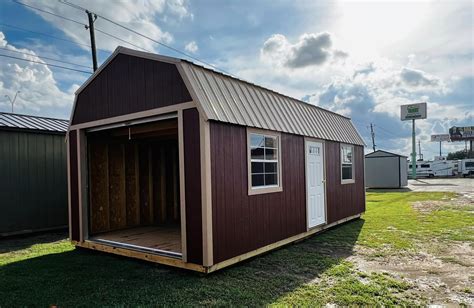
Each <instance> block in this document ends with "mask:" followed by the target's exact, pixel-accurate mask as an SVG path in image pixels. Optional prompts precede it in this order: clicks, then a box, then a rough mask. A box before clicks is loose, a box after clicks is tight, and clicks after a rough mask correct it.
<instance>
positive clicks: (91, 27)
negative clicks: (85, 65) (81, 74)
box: [86, 10, 97, 72]
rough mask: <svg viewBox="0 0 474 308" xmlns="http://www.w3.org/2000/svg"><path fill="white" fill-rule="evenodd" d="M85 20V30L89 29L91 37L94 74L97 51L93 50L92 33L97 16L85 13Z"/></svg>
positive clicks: (93, 38) (93, 40)
mask: <svg viewBox="0 0 474 308" xmlns="http://www.w3.org/2000/svg"><path fill="white" fill-rule="evenodd" d="M86 13H87V18H88V19H89V26H86V29H89V33H90V37H91V51H92V67H93V68H94V72H95V71H96V70H97V51H96V48H95V33H94V22H95V20H96V19H97V15H95V14H92V13H91V12H89V11H87V10H86Z"/></svg>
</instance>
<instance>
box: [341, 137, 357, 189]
mask: <svg viewBox="0 0 474 308" xmlns="http://www.w3.org/2000/svg"><path fill="white" fill-rule="evenodd" d="M353 159H354V147H353V146H352V145H345V144H343V145H341V180H342V181H341V182H342V184H348V183H354V164H353Z"/></svg>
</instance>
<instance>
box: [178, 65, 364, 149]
mask: <svg viewBox="0 0 474 308" xmlns="http://www.w3.org/2000/svg"><path fill="white" fill-rule="evenodd" d="M178 65H181V66H182V68H183V70H182V71H183V72H184V74H185V75H186V78H187V79H188V80H189V84H190V86H191V87H192V92H194V93H196V96H197V99H198V102H197V103H198V104H200V105H201V106H202V110H204V112H205V113H206V116H207V119H209V120H216V121H221V122H228V123H233V124H239V125H244V126H250V127H257V128H263V129H269V130H276V131H281V132H287V133H292V134H298V135H304V136H308V137H314V138H320V139H326V140H333V141H339V142H344V143H352V144H359V145H364V141H363V140H362V138H361V137H360V135H359V133H358V132H357V130H356V128H355V127H354V125H353V124H352V122H351V120H350V119H349V118H347V117H344V116H342V115H339V114H336V113H334V112H331V111H329V110H325V109H323V108H320V107H317V106H314V105H311V104H308V103H305V102H302V101H299V100H297V99H294V98H291V97H288V96H285V95H282V94H279V93H277V92H274V91H271V90H268V89H265V88H263V87H260V86H257V85H254V84H251V83H248V82H246V81H243V80H240V79H236V78H233V77H231V76H228V75H225V74H222V73H218V72H215V71H213V70H211V69H207V68H204V67H202V66H199V65H196V64H193V63H191V62H188V61H181V62H180V63H179V64H178Z"/></svg>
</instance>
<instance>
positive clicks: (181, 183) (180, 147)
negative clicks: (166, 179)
mask: <svg viewBox="0 0 474 308" xmlns="http://www.w3.org/2000/svg"><path fill="white" fill-rule="evenodd" d="M178 161H179V187H180V189H179V196H180V198H179V207H180V218H181V254H182V259H183V261H184V262H187V261H188V254H187V249H186V193H185V192H186V187H185V181H184V168H183V166H184V134H183V110H178ZM183 222H184V223H183Z"/></svg>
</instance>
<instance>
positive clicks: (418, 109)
mask: <svg viewBox="0 0 474 308" xmlns="http://www.w3.org/2000/svg"><path fill="white" fill-rule="evenodd" d="M401 107H402V110H401V119H402V121H407V120H413V119H415V120H416V119H426V103H420V104H411V105H401Z"/></svg>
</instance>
